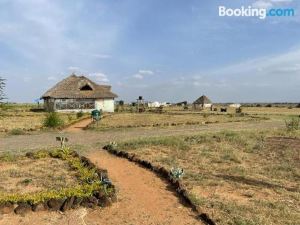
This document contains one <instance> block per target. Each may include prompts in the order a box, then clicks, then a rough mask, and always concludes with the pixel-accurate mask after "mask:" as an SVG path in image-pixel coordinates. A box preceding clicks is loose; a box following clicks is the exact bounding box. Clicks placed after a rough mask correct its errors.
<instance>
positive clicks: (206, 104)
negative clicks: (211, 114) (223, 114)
mask: <svg viewBox="0 0 300 225" xmlns="http://www.w3.org/2000/svg"><path fill="white" fill-rule="evenodd" d="M193 107H194V109H203V108H211V107H212V102H211V100H210V99H209V98H208V97H206V96H205V95H202V96H201V97H199V98H198V99H197V100H196V101H194V102H193Z"/></svg>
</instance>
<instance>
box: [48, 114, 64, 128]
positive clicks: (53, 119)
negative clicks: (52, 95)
mask: <svg viewBox="0 0 300 225" xmlns="http://www.w3.org/2000/svg"><path fill="white" fill-rule="evenodd" d="M63 125H64V121H63V120H62V119H61V118H60V116H59V115H58V114H57V113H56V112H50V113H48V114H47V116H46V118H45V119H44V126H45V127H50V128H56V127H60V126H63Z"/></svg>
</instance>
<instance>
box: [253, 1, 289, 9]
mask: <svg viewBox="0 0 300 225" xmlns="http://www.w3.org/2000/svg"><path fill="white" fill-rule="evenodd" d="M291 2H293V0H257V1H255V2H253V3H252V6H253V7H254V8H264V9H267V8H271V7H274V6H278V5H284V4H289V3H291Z"/></svg>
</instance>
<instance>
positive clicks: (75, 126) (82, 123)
mask: <svg viewBox="0 0 300 225" xmlns="http://www.w3.org/2000/svg"><path fill="white" fill-rule="evenodd" d="M91 122H92V121H91V118H86V119H83V120H81V121H79V122H78V123H75V124H73V125H71V126H69V127H67V128H66V129H64V131H66V132H78V131H81V130H82V129H83V128H85V127H87V126H88V125H89V124H90V123H91Z"/></svg>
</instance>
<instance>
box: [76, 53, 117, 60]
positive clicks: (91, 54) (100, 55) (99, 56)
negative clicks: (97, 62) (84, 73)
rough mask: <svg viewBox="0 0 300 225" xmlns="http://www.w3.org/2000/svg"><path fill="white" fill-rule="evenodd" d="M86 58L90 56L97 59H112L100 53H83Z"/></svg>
mask: <svg viewBox="0 0 300 225" xmlns="http://www.w3.org/2000/svg"><path fill="white" fill-rule="evenodd" d="M82 55H84V56H90V57H93V58H97V59H110V58H112V56H111V55H109V54H98V53H82Z"/></svg>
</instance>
